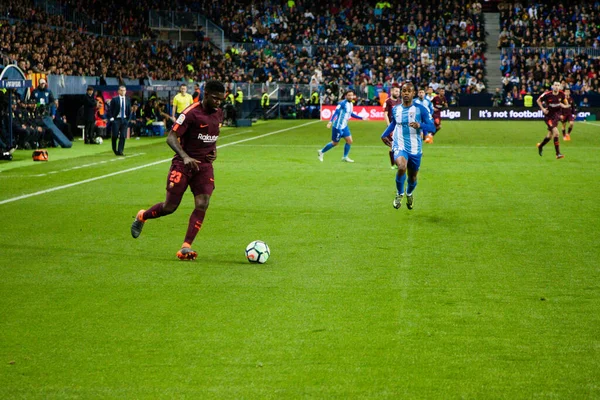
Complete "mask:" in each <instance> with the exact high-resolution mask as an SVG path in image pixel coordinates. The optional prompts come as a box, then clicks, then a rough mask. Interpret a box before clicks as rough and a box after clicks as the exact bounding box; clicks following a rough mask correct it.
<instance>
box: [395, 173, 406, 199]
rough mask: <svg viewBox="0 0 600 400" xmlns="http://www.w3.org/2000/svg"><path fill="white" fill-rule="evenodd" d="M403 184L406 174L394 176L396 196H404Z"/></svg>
mask: <svg viewBox="0 0 600 400" xmlns="http://www.w3.org/2000/svg"><path fill="white" fill-rule="evenodd" d="M404 182H406V173H404V174H402V176H398V174H396V190H397V191H398V194H404Z"/></svg>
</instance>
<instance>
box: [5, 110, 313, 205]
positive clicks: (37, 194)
mask: <svg viewBox="0 0 600 400" xmlns="http://www.w3.org/2000/svg"><path fill="white" fill-rule="evenodd" d="M317 122H321V121H320V120H317V121H312V122H307V123H306V124H302V125H296V126H292V127H291V128H285V129H280V130H278V131H274V132H269V133H265V134H263V135H258V136H254V137H251V138H248V139H242V140H238V141H237V142H231V143H225V144H222V145H220V146H217V149H220V148H223V147H227V146H233V145H234V144H238V143H244V142H249V141H251V140H256V139H261V138H264V137H267V136H271V135H275V134H277V133H281V132H286V131H290V130H292V129H296V128H301V127H303V126H306V125H312V124H316V123H317ZM114 160H116V159H113V160H111V161H114ZM168 161H171V158H168V159H166V160H160V161H154V162H152V163H149V164H144V165H140V166H138V167H133V168H128V169H124V170H122V171H117V172H112V173H110V174H106V175H100V176H97V177H95V178H89V179H84V180H82V181H78V182H73V183H69V184H67V185H61V186H56V187H53V188H50V189H44V190H40V191H39V192H34V193H28V194H24V195H21V196H17V197H12V198H10V199H6V200H1V201H0V205H2V204H7V203H12V202H13V201H18V200H23V199H28V198H30V197H34V196H39V195H41V194H46V193H51V192H56V191H57V190H62V189H68V188H70V187H73V186H79V185H83V184H84V183H90V182H94V181H99V180H100V179H105V178H110V177H111V176H116V175H121V174H125V173H127V172H132V171H137V170H138V169H143V168H146V167H152V166H154V165H158V164H162V163H165V162H168Z"/></svg>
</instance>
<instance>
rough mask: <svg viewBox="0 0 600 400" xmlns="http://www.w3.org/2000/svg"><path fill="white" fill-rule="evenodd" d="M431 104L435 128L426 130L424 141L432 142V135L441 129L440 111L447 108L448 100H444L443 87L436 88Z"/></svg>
mask: <svg viewBox="0 0 600 400" xmlns="http://www.w3.org/2000/svg"><path fill="white" fill-rule="evenodd" d="M431 104H432V105H433V114H432V117H433V123H434V125H435V130H434V131H433V132H427V135H426V136H425V143H433V137H434V136H435V134H436V133H438V132H439V131H440V129H442V111H444V110H445V109H447V108H448V100H446V90H445V89H444V88H439V89H438V94H437V96H435V97H434V98H433V99H432V100H431Z"/></svg>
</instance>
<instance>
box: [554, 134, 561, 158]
mask: <svg viewBox="0 0 600 400" xmlns="http://www.w3.org/2000/svg"><path fill="white" fill-rule="evenodd" d="M554 149H555V150H556V154H557V155H558V154H560V148H559V144H558V138H557V137H555V138H554Z"/></svg>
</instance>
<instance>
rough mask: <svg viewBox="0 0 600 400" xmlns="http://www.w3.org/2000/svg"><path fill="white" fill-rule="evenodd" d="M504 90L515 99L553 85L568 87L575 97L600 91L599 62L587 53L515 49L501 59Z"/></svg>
mask: <svg viewBox="0 0 600 400" xmlns="http://www.w3.org/2000/svg"><path fill="white" fill-rule="evenodd" d="M500 68H501V71H502V73H503V74H504V80H503V86H504V89H505V91H510V92H511V93H512V96H513V97H514V98H516V99H520V98H522V96H523V95H524V94H525V93H527V92H530V93H541V92H542V91H543V90H545V89H547V88H549V87H550V86H551V85H552V83H553V82H556V81H559V82H561V83H563V86H564V87H569V88H570V89H571V91H572V93H573V94H574V95H586V94H588V93H590V92H599V91H600V82H599V80H598V71H599V70H600V59H598V58H597V57H592V56H590V55H588V54H587V53H586V52H580V53H577V52H575V51H574V50H568V49H561V48H558V49H555V51H549V50H547V49H514V50H512V51H510V52H506V54H505V55H504V56H503V60H502V66H501V67H500Z"/></svg>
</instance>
